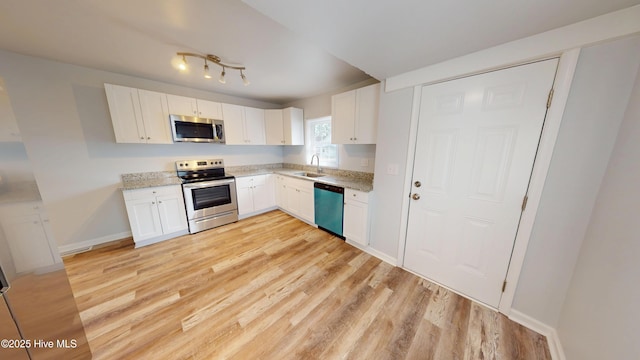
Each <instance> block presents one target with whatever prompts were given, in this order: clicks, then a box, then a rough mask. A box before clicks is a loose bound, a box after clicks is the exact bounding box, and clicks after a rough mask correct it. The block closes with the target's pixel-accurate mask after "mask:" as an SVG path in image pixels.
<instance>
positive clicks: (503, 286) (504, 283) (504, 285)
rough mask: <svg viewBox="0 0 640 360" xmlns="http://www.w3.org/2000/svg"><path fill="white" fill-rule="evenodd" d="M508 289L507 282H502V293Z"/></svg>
mask: <svg viewBox="0 0 640 360" xmlns="http://www.w3.org/2000/svg"><path fill="white" fill-rule="evenodd" d="M506 288H507V280H505V281H503V282H502V292H504V290H505V289H506Z"/></svg>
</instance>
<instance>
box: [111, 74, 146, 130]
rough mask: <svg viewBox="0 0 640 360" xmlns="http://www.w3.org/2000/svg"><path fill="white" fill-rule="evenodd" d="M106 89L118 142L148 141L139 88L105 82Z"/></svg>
mask: <svg viewBox="0 0 640 360" xmlns="http://www.w3.org/2000/svg"><path fill="white" fill-rule="evenodd" d="M104 89H105V92H106V93H107V102H108V103H109V112H110V113H111V122H112V123H113V132H114V133H115V136H116V142H118V143H144V142H146V136H145V132H144V123H143V121H142V113H141V110H140V99H139V98H138V89H134V88H130V87H126V86H119V85H112V84H104Z"/></svg>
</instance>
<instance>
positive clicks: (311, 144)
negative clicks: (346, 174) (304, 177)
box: [305, 116, 340, 169]
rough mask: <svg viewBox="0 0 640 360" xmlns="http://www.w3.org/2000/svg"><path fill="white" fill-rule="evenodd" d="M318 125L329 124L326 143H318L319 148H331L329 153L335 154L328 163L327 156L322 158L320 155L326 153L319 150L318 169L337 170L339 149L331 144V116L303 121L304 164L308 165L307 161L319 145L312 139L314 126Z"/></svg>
mask: <svg viewBox="0 0 640 360" xmlns="http://www.w3.org/2000/svg"><path fill="white" fill-rule="evenodd" d="M319 123H328V124H329V133H328V142H324V144H323V143H322V142H320V146H322V147H327V148H332V149H331V150H330V151H331V152H334V154H335V156H334V158H333V159H332V158H329V159H330V161H328V158H327V156H324V157H323V156H322V153H323V152H326V151H323V150H321V151H320V152H319V158H320V167H324V168H331V169H337V168H338V167H339V165H340V149H339V148H338V145H337V144H332V143H331V116H323V117H319V118H313V119H306V121H305V154H306V159H305V164H307V165H308V164H309V163H308V162H307V161H310V160H311V157H312V156H313V155H314V154H316V153H318V151H317V150H316V149H317V148H318V146H319V145H318V142H316V140H315V139H313V136H312V131H313V129H314V126H315V125H317V124H319ZM307 159H308V160H307Z"/></svg>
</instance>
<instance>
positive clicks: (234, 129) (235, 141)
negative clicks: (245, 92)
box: [222, 104, 246, 145]
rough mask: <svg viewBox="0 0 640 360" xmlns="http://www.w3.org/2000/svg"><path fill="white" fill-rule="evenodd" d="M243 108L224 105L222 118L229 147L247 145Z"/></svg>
mask: <svg viewBox="0 0 640 360" xmlns="http://www.w3.org/2000/svg"><path fill="white" fill-rule="evenodd" d="M243 113H244V109H243V107H242V106H239V105H233V104H222V118H223V119H224V131H225V136H226V143H227V145H240V144H246V142H245V136H244V125H243V117H244V116H243Z"/></svg>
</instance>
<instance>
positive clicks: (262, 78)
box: [0, 0, 640, 104]
mask: <svg viewBox="0 0 640 360" xmlns="http://www.w3.org/2000/svg"><path fill="white" fill-rule="evenodd" d="M638 3H640V0H607V1H602V0H563V1H557V0H520V1H514V0H485V1H477V0H458V1H435V0H400V1H394V2H391V1H388V0H349V1H344V0H322V1H318V0H244V2H243V1H240V0H182V1H176V0H110V1H103V0H56V1H55V6H52V5H51V4H52V2H51V0H1V1H0V49H5V50H9V51H13V52H17V53H22V54H27V55H32V56H38V57H43V58H47V59H53V60H57V61H62V62H66V63H72V64H77V65H82V66H87V67H91V68H96V69H102V70H107V71H112V72H117V73H122V74H127V75H132V76H136V77H142V78H148V79H153V80H158V81H163V82H168V83H173V84H178V85H183V86H187V87H191V88H196V89H202V90H207V91H213V92H220V93H226V94H230V95H236V96H242V97H247V98H253V99H258V100H264V101H269V102H273V103H279V104H285V103H287V102H290V101H293V100H297V99H302V98H307V97H311V96H315V95H319V94H325V93H329V92H335V91H337V90H340V89H342V88H344V87H346V86H349V85H352V84H354V83H357V82H360V81H363V80H366V79H368V78H369V76H368V75H367V74H370V75H371V76H373V77H375V78H377V79H385V78H388V77H390V76H394V75H398V74H401V73H404V72H407V71H410V70H414V69H417V68H421V67H424V66H428V65H431V64H434V63H438V62H441V61H444V60H447V59H451V58H455V57H458V56H461V55H465V54H468V53H471V52H474V51H477V50H481V49H485V48H488V47H491V46H495V45H499V44H502V43H505V42H508V41H512V40H516V39H519V38H523V37H526V36H529V35H533V34H537V33H540V32H543V31H546V30H550V29H553V28H557V27H561V26H564V25H568V24H571V23H575V22H578V21H580V20H584V19H588V18H592V17H595V16H598V15H602V14H605V13H608V12H612V11H615V10H619V9H623V8H626V7H630V6H633V5H636V4H638ZM263 14H264V15H263ZM281 24H282V25H281ZM178 51H185V52H196V53H201V54H206V53H210V54H215V55H218V56H220V57H221V58H222V59H223V61H226V62H228V63H238V64H242V65H244V66H246V68H247V70H246V75H247V77H248V78H249V80H250V81H251V84H250V85H249V86H246V87H245V86H243V84H242V81H241V79H240V76H239V73H237V72H235V71H231V70H228V71H227V83H226V84H224V85H223V84H220V83H219V82H218V81H216V77H217V76H216V74H215V73H216V72H219V71H220V70H221V69H220V68H218V67H217V66H216V65H213V64H210V67H211V71H212V73H214V74H213V75H214V78H213V79H209V80H207V79H204V78H203V76H202V75H203V73H202V67H203V65H204V64H203V63H202V62H201V61H198V60H197V59H192V60H191V61H190V62H189V63H190V65H191V68H190V72H189V73H180V72H179V71H178V70H177V69H176V66H177V63H178V62H179V58H178V57H177V56H176V55H175V53H176V52H178ZM188 60H189V59H188ZM0 75H1V74H0Z"/></svg>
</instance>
